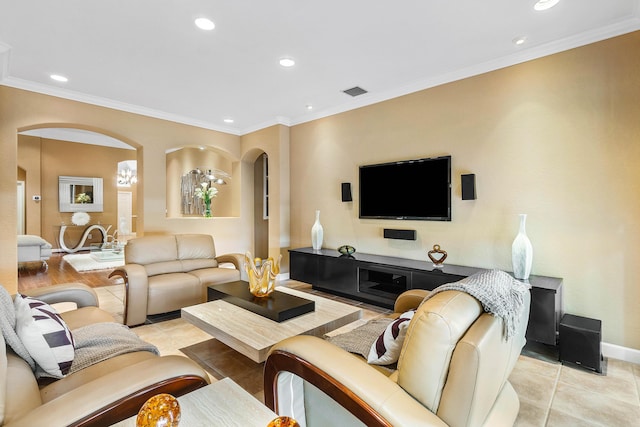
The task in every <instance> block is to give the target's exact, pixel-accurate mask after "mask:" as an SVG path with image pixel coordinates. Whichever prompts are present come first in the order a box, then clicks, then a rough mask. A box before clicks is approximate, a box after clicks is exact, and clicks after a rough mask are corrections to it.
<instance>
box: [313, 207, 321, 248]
mask: <svg viewBox="0 0 640 427" xmlns="http://www.w3.org/2000/svg"><path fill="white" fill-rule="evenodd" d="M323 238H324V229H323V228H322V224H320V211H316V222H314V223H313V227H311V246H312V247H313V250H315V251H319V250H320V249H322V239H323Z"/></svg>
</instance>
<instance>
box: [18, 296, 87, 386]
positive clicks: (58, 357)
mask: <svg viewBox="0 0 640 427" xmlns="http://www.w3.org/2000/svg"><path fill="white" fill-rule="evenodd" d="M14 306H15V309H16V333H17V334H18V337H20V340H21V341H22V343H23V344H24V346H25V347H26V349H27V351H29V354H30V355H31V357H32V358H33V360H35V361H36V364H37V366H38V368H39V369H38V370H37V371H36V375H38V376H51V377H54V378H62V377H64V376H65V375H66V374H67V372H69V369H71V363H72V362H73V358H74V354H75V351H74V344H73V337H72V335H71V331H70V330H69V328H68V327H67V325H66V324H65V323H64V321H63V320H62V318H61V317H60V315H59V314H58V312H57V311H56V310H55V309H54V308H53V307H51V306H50V305H49V304H46V303H44V302H42V301H39V300H37V299H34V298H31V297H27V296H24V295H20V294H18V295H16V297H15V299H14Z"/></svg>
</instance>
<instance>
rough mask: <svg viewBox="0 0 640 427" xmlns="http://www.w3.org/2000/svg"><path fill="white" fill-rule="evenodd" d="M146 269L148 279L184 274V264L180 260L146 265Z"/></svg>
mask: <svg viewBox="0 0 640 427" xmlns="http://www.w3.org/2000/svg"><path fill="white" fill-rule="evenodd" d="M144 269H145V271H146V272H147V276H148V277H151V276H158V275H160V274H168V273H182V272H184V270H183V268H182V263H181V262H180V261H178V260H174V261H162V262H154V263H150V264H146V265H145V266H144Z"/></svg>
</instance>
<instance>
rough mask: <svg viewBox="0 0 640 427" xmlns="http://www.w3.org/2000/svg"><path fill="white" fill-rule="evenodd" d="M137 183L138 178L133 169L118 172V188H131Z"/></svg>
mask: <svg viewBox="0 0 640 427" xmlns="http://www.w3.org/2000/svg"><path fill="white" fill-rule="evenodd" d="M136 182H138V177H137V176H136V174H135V172H134V171H132V170H131V169H129V168H126V169H122V170H120V172H118V187H131V184H135V183H136Z"/></svg>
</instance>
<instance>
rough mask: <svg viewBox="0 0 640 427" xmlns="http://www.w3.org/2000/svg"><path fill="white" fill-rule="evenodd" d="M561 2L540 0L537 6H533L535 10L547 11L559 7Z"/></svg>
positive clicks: (557, 0)
mask: <svg viewBox="0 0 640 427" xmlns="http://www.w3.org/2000/svg"><path fill="white" fill-rule="evenodd" d="M559 1H560V0H538V1H537V2H536V4H534V5H533V8H534V9H535V10H547V9H551V8H552V7H553V6H555V5H557V4H558V2H559Z"/></svg>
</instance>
